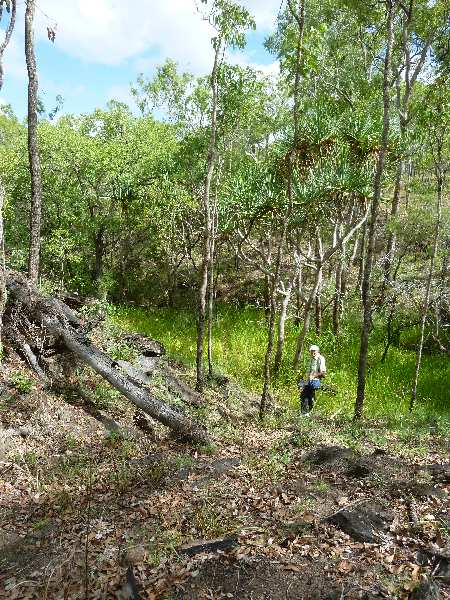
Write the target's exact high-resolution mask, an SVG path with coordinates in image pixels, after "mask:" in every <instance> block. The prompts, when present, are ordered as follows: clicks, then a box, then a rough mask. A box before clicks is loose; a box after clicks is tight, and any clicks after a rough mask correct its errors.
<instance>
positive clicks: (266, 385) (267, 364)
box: [259, 278, 276, 419]
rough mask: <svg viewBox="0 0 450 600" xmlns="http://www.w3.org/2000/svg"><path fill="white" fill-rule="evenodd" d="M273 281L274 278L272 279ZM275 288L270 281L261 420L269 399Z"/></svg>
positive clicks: (260, 406)
mask: <svg viewBox="0 0 450 600" xmlns="http://www.w3.org/2000/svg"><path fill="white" fill-rule="evenodd" d="M274 279H275V278H274ZM275 296H276V286H275V281H272V285H271V289H270V314H269V326H268V330H267V348H266V354H265V356H264V373H263V375H264V384H263V391H262V395H261V402H260V405H259V418H260V419H263V418H264V415H265V414H266V405H267V401H268V399H269V387H270V362H271V360H272V351H273V341H274V337H275V314H276V298H275Z"/></svg>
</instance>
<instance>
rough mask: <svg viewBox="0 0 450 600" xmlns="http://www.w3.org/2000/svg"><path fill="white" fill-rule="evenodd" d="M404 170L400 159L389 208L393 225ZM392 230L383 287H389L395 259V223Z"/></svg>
mask: <svg viewBox="0 0 450 600" xmlns="http://www.w3.org/2000/svg"><path fill="white" fill-rule="evenodd" d="M403 170H404V161H403V160H402V159H400V160H399V162H398V165H397V174H396V176H395V186H394V195H393V198H392V206H391V221H392V223H393V221H394V219H395V218H396V217H397V215H398V211H399V208H400V190H401V185H402V177H403ZM393 225H394V229H393V230H392V231H391V232H390V233H389V236H388V243H387V250H386V262H385V265H384V279H385V285H387V286H388V285H389V284H390V281H391V271H392V263H393V262H394V257H395V247H396V244H397V233H396V231H395V223H393Z"/></svg>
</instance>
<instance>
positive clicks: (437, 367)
mask: <svg viewBox="0 0 450 600" xmlns="http://www.w3.org/2000/svg"><path fill="white" fill-rule="evenodd" d="M114 321H115V322H116V323H118V324H120V325H121V326H122V327H124V328H125V329H128V330H131V331H139V332H142V333H144V334H146V335H148V336H150V337H153V338H156V339H160V340H162V341H163V343H164V344H165V346H166V348H167V351H168V353H169V354H170V355H172V356H175V357H177V358H179V359H180V360H182V361H183V362H184V363H186V364H187V365H191V366H193V365H194V364H195V345H194V342H193V340H194V339H195V319H194V316H193V315H191V313H190V312H189V311H187V310H177V311H175V310H169V309H149V310H142V309H130V308H122V309H119V310H118V311H117V314H116V315H115V316H114ZM297 333H298V330H297V328H296V327H295V326H294V325H293V324H292V323H289V324H288V326H287V329H286V342H285V344H286V346H285V355H284V359H283V362H282V366H281V370H280V374H279V377H278V379H277V381H276V382H275V389H274V391H275V394H276V396H277V398H278V399H279V400H280V401H281V402H282V403H283V404H286V405H289V406H292V407H295V408H297V407H298V402H299V400H298V391H297V387H296V381H297V379H298V373H295V372H293V370H292V367H291V361H292V356H293V354H294V349H295V343H296V336H297ZM358 334H359V329H358V322H357V321H353V322H352V323H351V324H348V325H346V326H345V327H344V328H343V330H342V333H341V335H340V336H339V337H336V336H334V334H333V333H332V332H331V331H330V330H328V329H325V330H324V331H323V333H322V334H321V335H320V336H316V335H315V334H314V333H313V332H311V333H310V334H309V336H308V338H307V341H306V346H308V345H309V344H311V343H317V344H318V345H319V346H320V348H321V352H323V354H324V355H325V357H326V358H327V364H328V374H327V377H326V383H327V384H329V385H332V386H333V387H335V388H336V389H337V394H336V395H331V394H328V393H327V392H326V391H319V392H318V393H317V411H318V412H320V413H325V414H327V415H335V416H336V415H342V416H350V415H352V414H353V405H354V399H355V395H356V382H357V364H358V353H359V335H358ZM266 335H267V334H266V325H265V319H264V314H263V311H262V310H260V309H256V308H252V307H246V308H231V307H224V306H222V307H220V308H219V309H218V311H217V313H216V316H215V320H214V349H213V352H214V358H215V364H216V367H217V369H219V370H220V371H221V372H223V373H225V374H226V375H228V376H230V377H232V378H233V379H234V380H235V381H237V382H238V383H239V384H240V385H241V386H242V387H243V388H244V389H247V390H251V391H254V392H258V393H259V392H260V391H261V373H262V368H263V360H264V351H265V343H266ZM383 348H384V339H383V336H382V334H381V332H380V334H379V335H378V336H374V338H373V341H372V343H371V347H370V354H369V374H368V378H367V401H366V414H367V416H369V417H389V418H393V417H394V416H395V415H400V414H401V415H407V414H408V410H409V409H408V406H409V394H410V389H411V381H412V377H413V373H414V365H415V348H414V347H413V348H411V349H410V348H408V347H404V346H402V345H400V346H399V347H396V346H394V347H393V348H391V350H390V351H389V354H388V358H387V360H386V361H385V363H381V362H380V359H381V356H382V352H383ZM305 360H306V357H305ZM302 370H303V367H301V368H300V371H302ZM448 381H450V365H449V363H448V361H447V360H446V358H445V357H444V356H443V355H439V354H437V355H436V354H425V355H424V357H423V366H422V370H421V376H420V379H419V388H418V399H419V400H418V403H417V408H416V413H415V414H416V417H417V418H422V417H425V416H426V415H428V416H429V417H431V416H433V415H440V414H442V415H444V414H445V413H446V411H448ZM298 443H299V444H300V445H302V446H304V445H308V438H307V437H306V438H304V437H301V439H300V438H299V441H298Z"/></svg>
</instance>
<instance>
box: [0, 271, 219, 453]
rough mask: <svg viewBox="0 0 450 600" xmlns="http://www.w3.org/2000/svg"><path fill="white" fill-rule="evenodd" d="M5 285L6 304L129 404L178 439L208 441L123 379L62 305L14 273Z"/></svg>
mask: <svg viewBox="0 0 450 600" xmlns="http://www.w3.org/2000/svg"><path fill="white" fill-rule="evenodd" d="M6 283H7V289H8V292H9V298H10V300H9V301H10V302H14V303H16V304H17V305H18V306H20V311H21V314H26V315H27V316H28V317H29V319H30V320H31V321H32V322H34V323H36V324H37V325H39V326H40V327H42V328H43V330H44V331H43V333H44V334H45V335H46V336H50V337H52V338H56V339H57V340H58V341H60V342H62V344H63V345H64V346H65V347H66V348H67V349H68V350H70V351H71V352H73V354H74V355H75V356H76V357H77V358H78V359H80V360H81V361H82V362H84V363H86V364H87V365H89V366H90V367H91V368H92V369H93V370H94V371H95V372H96V373H98V374H99V375H101V376H102V377H103V378H104V379H106V380H107V381H108V382H109V383H110V384H111V385H112V386H113V387H114V388H116V389H117V390H119V392H121V393H122V394H123V395H124V396H125V397H126V398H128V399H129V400H130V401H131V402H133V404H135V405H136V406H138V407H139V408H141V409H142V410H143V411H144V412H145V413H147V414H148V415H150V416H151V417H152V418H154V419H156V420H157V421H160V422H161V423H163V424H164V425H166V426H167V427H170V428H171V429H173V430H174V431H176V432H177V433H178V434H180V435H182V436H186V437H188V438H190V439H192V440H195V441H200V442H204V441H207V440H208V434H207V432H206V431H205V430H204V429H202V427H201V426H200V425H198V424H197V423H195V422H193V421H191V420H190V419H189V418H188V417H186V416H185V415H183V414H182V413H180V412H177V411H176V410H174V409H173V408H171V407H170V406H168V405H167V404H165V403H164V402H162V401H161V400H159V399H158V398H156V397H155V396H153V395H152V394H151V393H150V391H149V390H148V389H147V388H145V387H144V386H143V385H142V384H140V383H139V382H138V381H137V380H136V379H134V378H133V377H130V376H129V375H127V374H126V372H125V371H124V370H122V369H121V368H120V364H119V363H118V362H117V361H115V360H113V359H111V358H110V357H109V356H108V355H107V354H105V353H104V352H102V351H101V350H98V348H96V347H95V346H93V345H92V344H91V343H90V342H89V341H88V340H87V339H86V337H85V335H83V330H82V324H81V322H80V321H79V319H78V318H77V317H76V315H75V314H74V313H72V311H71V310H70V309H69V307H68V306H66V305H65V304H64V303H63V302H61V301H60V300H56V299H52V298H45V297H44V296H42V295H41V294H40V292H39V291H38V290H37V288H36V287H35V286H34V285H33V284H31V283H30V282H27V281H26V280H25V278H24V277H22V276H21V275H20V274H18V273H13V272H8V274H7V282H6Z"/></svg>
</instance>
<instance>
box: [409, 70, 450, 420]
mask: <svg viewBox="0 0 450 600" xmlns="http://www.w3.org/2000/svg"><path fill="white" fill-rule="evenodd" d="M448 83H449V81H448V77H447V78H445V77H442V78H440V79H438V81H437V84H435V86H434V90H432V91H433V92H434V93H432V94H431V95H430V98H429V103H428V108H427V111H426V113H427V116H428V119H427V120H426V123H427V126H428V132H427V139H428V142H429V144H430V147H431V148H430V149H431V154H432V160H433V165H434V174H435V178H436V222H435V225H434V233H433V245H432V249H431V258H430V264H429V268H428V276H427V281H426V285H425V294H424V298H423V304H422V314H421V317H420V335H419V343H418V345H417V352H416V367H415V370H414V380H413V384H412V389H411V399H410V405H409V408H410V410H412V409H413V407H414V404H415V402H416V398H417V384H418V381H419V372H420V365H421V362H422V352H423V344H424V339H425V325H426V321H427V315H428V309H429V305H430V297H431V284H432V281H433V275H434V270H435V264H436V259H437V253H438V245H439V235H440V230H441V221H442V198H443V192H444V186H445V178H446V171H447V169H448V164H446V160H445V158H444V157H445V153H444V148H445V144H446V142H447V144H448V131H449V125H450V118H449V108H450V102H449V95H448Z"/></svg>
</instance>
